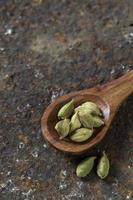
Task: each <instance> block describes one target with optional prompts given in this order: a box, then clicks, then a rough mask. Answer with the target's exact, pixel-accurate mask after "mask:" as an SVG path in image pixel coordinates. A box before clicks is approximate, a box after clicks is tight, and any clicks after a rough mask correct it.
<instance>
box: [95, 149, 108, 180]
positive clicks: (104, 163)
mask: <svg viewBox="0 0 133 200" xmlns="http://www.w3.org/2000/svg"><path fill="white" fill-rule="evenodd" d="M108 173H109V159H108V157H107V155H106V154H105V152H103V156H102V157H101V158H100V160H99V163H98V166H97V175H98V176H99V177H100V178H101V179H104V178H106V177H107V176H108Z"/></svg>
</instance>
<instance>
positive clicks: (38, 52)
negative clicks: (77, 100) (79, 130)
mask: <svg viewBox="0 0 133 200" xmlns="http://www.w3.org/2000/svg"><path fill="white" fill-rule="evenodd" d="M131 69H133V1H132V0H126V1H125V0H111V1H107V0H84V1H81V0H76V1H71V0H51V1H50V0H29V1H28V0H0V200H9V199H10V200H126V199H132V197H131V191H132V189H133V182H132V180H133V173H132V163H133V151H132V147H133V145H132V142H133V140H132V133H133V104H132V102H133V96H130V97H129V99H128V100H127V101H125V102H124V104H123V105H122V107H121V108H120V110H119V112H118V114H117V116H116V118H115V120H114V122H113V124H112V127H111V129H110V131H109V133H108V135H107V136H106V138H105V139H104V141H102V142H101V144H100V145H99V146H97V147H96V148H95V149H94V150H92V152H90V153H88V155H95V154H97V155H99V154H100V152H101V151H102V150H106V152H107V154H108V156H109V158H110V163H111V168H110V174H109V176H108V178H107V179H105V180H100V179H99V178H98V177H97V176H96V174H95V171H92V173H91V174H90V175H89V176H88V177H86V178H84V179H80V178H77V177H76V174H75V168H76V165H77V163H78V162H79V160H80V159H81V158H79V157H76V158H75V157H72V156H69V155H64V154H63V153H61V152H59V151H56V150H55V149H53V148H52V147H51V146H50V145H49V144H47V143H46V142H45V141H44V139H43V137H42V134H41V129H40V119H41V116H42V114H43V111H44V109H45V108H46V107H47V106H48V104H50V103H51V102H52V101H53V100H54V99H55V98H56V97H57V96H60V95H63V94H66V93H68V92H70V91H75V90H79V89H83V88H89V87H92V86H95V85H96V84H103V83H105V82H107V81H110V80H113V79H115V78H117V77H120V76H121V75H123V74H126V73H127V72H128V71H130V70H131Z"/></svg>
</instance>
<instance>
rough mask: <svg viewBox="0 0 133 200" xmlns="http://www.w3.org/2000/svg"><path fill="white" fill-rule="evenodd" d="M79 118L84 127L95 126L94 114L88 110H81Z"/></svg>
mask: <svg viewBox="0 0 133 200" xmlns="http://www.w3.org/2000/svg"><path fill="white" fill-rule="evenodd" d="M79 119H80V122H81V124H82V125H83V127H85V128H90V129H92V128H93V124H94V120H93V116H92V115H90V114H88V113H87V112H86V111H84V112H83V111H82V112H81V111H80V112H79Z"/></svg>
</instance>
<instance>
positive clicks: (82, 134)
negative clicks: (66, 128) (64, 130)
mask: <svg viewBox="0 0 133 200" xmlns="http://www.w3.org/2000/svg"><path fill="white" fill-rule="evenodd" d="M92 134H93V130H92V129H88V128H79V129H77V130H76V131H74V132H73V134H72V135H70V139H71V140H72V141H74V142H84V141H86V140H88V139H89V138H90V137H91V136H92Z"/></svg>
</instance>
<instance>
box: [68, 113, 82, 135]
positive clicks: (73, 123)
mask: <svg viewBox="0 0 133 200" xmlns="http://www.w3.org/2000/svg"><path fill="white" fill-rule="evenodd" d="M80 127H81V123H80V121H79V116H78V113H77V112H76V113H75V114H74V115H73V116H72V118H71V122H70V133H71V132H73V131H75V130H76V129H78V128H80Z"/></svg>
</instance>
